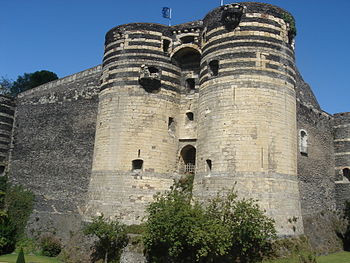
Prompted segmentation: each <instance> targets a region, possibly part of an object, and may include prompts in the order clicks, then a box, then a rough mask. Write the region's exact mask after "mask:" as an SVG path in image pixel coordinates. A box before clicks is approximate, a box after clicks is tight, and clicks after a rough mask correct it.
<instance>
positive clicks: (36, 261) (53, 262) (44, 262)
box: [0, 254, 62, 263]
mask: <svg viewBox="0 0 350 263" xmlns="http://www.w3.org/2000/svg"><path fill="white" fill-rule="evenodd" d="M17 256H18V254H8V255H3V256H0V263H3V262H5V263H16V260H17ZM24 258H25V260H26V263H29V262H33V263H62V261H59V260H58V259H56V258H49V257H43V256H30V255H24Z"/></svg>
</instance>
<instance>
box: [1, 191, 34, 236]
mask: <svg viewBox="0 0 350 263" xmlns="http://www.w3.org/2000/svg"><path fill="white" fill-rule="evenodd" d="M33 203H34V195H33V193H32V192H31V191H28V190H25V189H24V188H23V187H22V186H20V185H15V186H9V187H8V189H7V191H6V197H5V207H6V211H7V214H8V216H9V218H10V220H11V221H12V222H13V224H14V225H15V227H16V238H17V240H18V239H20V238H22V237H23V235H24V229H25V226H26V224H27V221H28V218H29V216H30V214H31V213H32V210H33Z"/></svg>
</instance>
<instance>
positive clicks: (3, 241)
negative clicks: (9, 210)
mask: <svg viewBox="0 0 350 263" xmlns="http://www.w3.org/2000/svg"><path fill="white" fill-rule="evenodd" d="M15 245H16V226H15V225H14V224H13V222H12V221H11V220H10V218H9V217H8V215H7V214H6V213H5V212H4V211H0V255H2V254H8V253H11V252H12V251H13V250H14V249H15Z"/></svg>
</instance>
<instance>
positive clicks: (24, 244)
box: [16, 238, 40, 254]
mask: <svg viewBox="0 0 350 263" xmlns="http://www.w3.org/2000/svg"><path fill="white" fill-rule="evenodd" d="M21 249H23V252H24V253H25V254H29V253H38V252H39V250H40V248H39V244H38V243H37V242H36V241H35V240H34V239H30V238H22V239H20V240H18V241H17V242H16V252H19V251H20V250H21Z"/></svg>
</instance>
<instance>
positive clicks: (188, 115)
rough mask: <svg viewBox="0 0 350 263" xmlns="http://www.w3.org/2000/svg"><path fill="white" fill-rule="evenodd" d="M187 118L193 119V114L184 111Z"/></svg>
mask: <svg viewBox="0 0 350 263" xmlns="http://www.w3.org/2000/svg"><path fill="white" fill-rule="evenodd" d="M186 117H187V120H189V121H193V120H194V114H193V112H187V113H186Z"/></svg>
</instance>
